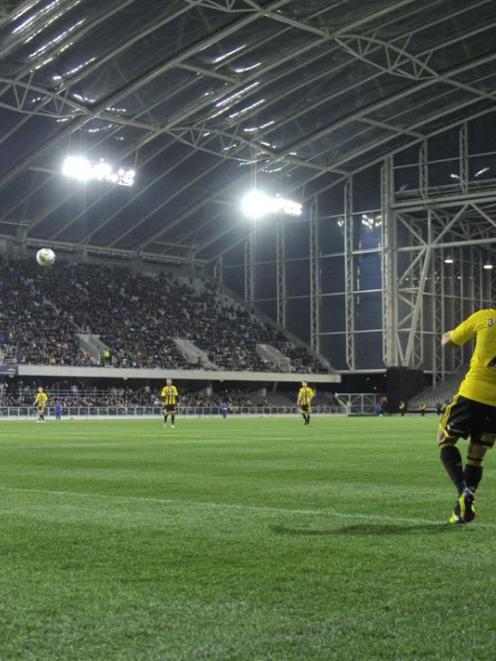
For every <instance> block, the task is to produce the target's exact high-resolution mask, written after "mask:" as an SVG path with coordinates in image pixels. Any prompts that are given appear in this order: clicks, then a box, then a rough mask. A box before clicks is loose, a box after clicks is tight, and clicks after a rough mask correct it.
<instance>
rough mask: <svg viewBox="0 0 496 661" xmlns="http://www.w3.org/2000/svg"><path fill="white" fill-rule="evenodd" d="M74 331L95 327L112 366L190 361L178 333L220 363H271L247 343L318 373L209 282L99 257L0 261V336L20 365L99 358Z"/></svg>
mask: <svg viewBox="0 0 496 661" xmlns="http://www.w3.org/2000/svg"><path fill="white" fill-rule="evenodd" d="M78 333H90V334H92V335H99V336H100V340H101V341H102V342H103V343H104V345H106V346H107V347H108V348H109V350H110V357H109V360H108V361H107V362H106V364H111V365H113V366H115V367H139V368H143V367H147V368H155V367H161V368H185V369H188V368H191V367H194V365H191V364H190V363H189V362H188V361H187V360H186V359H185V357H184V356H183V355H182V353H181V352H180V351H179V350H178V348H177V347H176V344H175V343H174V341H173V340H174V338H181V339H188V340H191V341H192V342H193V343H194V344H195V345H196V346H197V347H198V348H200V349H201V350H202V351H203V352H204V353H205V355H206V357H208V359H209V360H210V361H211V362H212V363H214V364H215V365H216V366H217V367H218V368H222V369H226V370H251V371H270V370H273V369H274V367H273V365H271V364H270V363H268V362H267V361H265V360H263V359H262V358H260V357H259V356H258V355H257V353H256V351H255V348H256V345H257V343H266V344H271V345H272V346H274V347H276V348H278V349H279V350H280V351H281V352H282V353H283V354H284V355H287V356H289V357H290V358H291V361H292V368H293V371H303V372H316V371H319V372H322V371H326V370H325V368H323V367H322V365H321V364H320V363H319V361H317V360H315V359H314V357H313V356H312V355H311V353H310V352H309V351H307V350H306V349H304V348H301V347H296V346H294V345H293V344H292V343H291V342H289V341H288V339H287V338H286V337H285V336H284V335H283V334H282V333H281V332H279V331H278V330H276V329H274V328H273V327H272V326H270V325H268V324H266V323H264V322H262V321H261V320H260V319H258V318H257V317H256V316H255V314H253V313H252V312H251V311H249V310H247V309H246V308H244V307H242V306H241V305H239V304H237V303H235V302H234V301H232V300H229V299H227V298H226V297H225V295H223V294H221V293H220V292H219V291H218V290H217V287H216V285H214V284H211V283H200V281H193V280H188V279H185V278H178V277H176V276H174V275H171V274H167V273H161V274H160V275H158V276H152V275H147V274H143V273H137V272H134V271H131V270H128V269H124V268H118V267H111V266H107V265H96V264H78V263H70V262H63V261H59V262H57V263H56V264H55V266H54V267H52V268H50V269H41V268H40V267H38V266H37V265H36V264H35V262H34V260H29V261H28V260H20V261H10V262H7V263H6V262H2V263H0V344H2V340H3V343H4V344H7V345H10V346H13V347H15V348H16V351H17V360H18V362H19V363H21V364H44V365H94V364H99V363H100V362H101V360H102V359H101V357H100V356H95V355H94V354H92V353H91V352H88V351H86V352H85V351H83V350H81V348H80V342H79V340H78V337H77V334H78Z"/></svg>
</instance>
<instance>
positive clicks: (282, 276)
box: [276, 218, 286, 328]
mask: <svg viewBox="0 0 496 661" xmlns="http://www.w3.org/2000/svg"><path fill="white" fill-rule="evenodd" d="M284 228H285V225H284V221H283V220H281V219H280V218H279V219H278V221H277V229H276V278H277V282H276V304H277V323H278V324H279V326H282V328H286V244H285V241H286V236H285V235H286V233H285V231H284Z"/></svg>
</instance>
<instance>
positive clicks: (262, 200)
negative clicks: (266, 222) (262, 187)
mask: <svg viewBox="0 0 496 661" xmlns="http://www.w3.org/2000/svg"><path fill="white" fill-rule="evenodd" d="M241 209H242V210H243V213H244V214H245V215H246V216H248V218H261V217H262V216H265V215H266V214H267V213H269V197H268V196H267V195H266V194H265V193H262V192H260V191H256V190H253V191H250V192H249V193H246V195H245V196H244V197H243V199H242V200H241Z"/></svg>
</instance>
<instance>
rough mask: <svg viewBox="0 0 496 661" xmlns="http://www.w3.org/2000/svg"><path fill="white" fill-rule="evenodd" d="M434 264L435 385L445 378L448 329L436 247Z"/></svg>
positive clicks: (433, 345)
mask: <svg viewBox="0 0 496 661" xmlns="http://www.w3.org/2000/svg"><path fill="white" fill-rule="evenodd" d="M433 261H434V266H433V269H432V273H433V276H432V277H433V281H432V331H433V335H432V382H433V385H436V384H437V383H439V382H440V381H441V380H442V379H444V362H443V361H444V351H443V348H442V346H441V335H442V333H444V331H445V330H446V329H445V328H444V327H443V323H444V319H443V307H442V306H443V298H442V291H441V289H442V282H441V270H442V267H441V264H442V259H441V251H440V250H437V249H434V255H433Z"/></svg>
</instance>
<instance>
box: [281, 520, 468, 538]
mask: <svg viewBox="0 0 496 661" xmlns="http://www.w3.org/2000/svg"><path fill="white" fill-rule="evenodd" d="M464 527H465V526H449V525H448V524H447V523H415V524H404V523H381V522H377V523H371V522H367V523H358V524H354V525H349V526H341V527H339V528H292V527H290V526H282V525H272V526H270V529H271V530H272V532H273V533H275V534H277V535H290V536H295V537H296V536H301V537H304V536H308V537H312V536H315V537H320V536H322V537H323V536H329V537H332V536H339V535H342V536H346V537H348V536H352V535H412V534H421V535H439V533H446V532H450V531H452V530H454V529H458V528H464Z"/></svg>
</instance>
